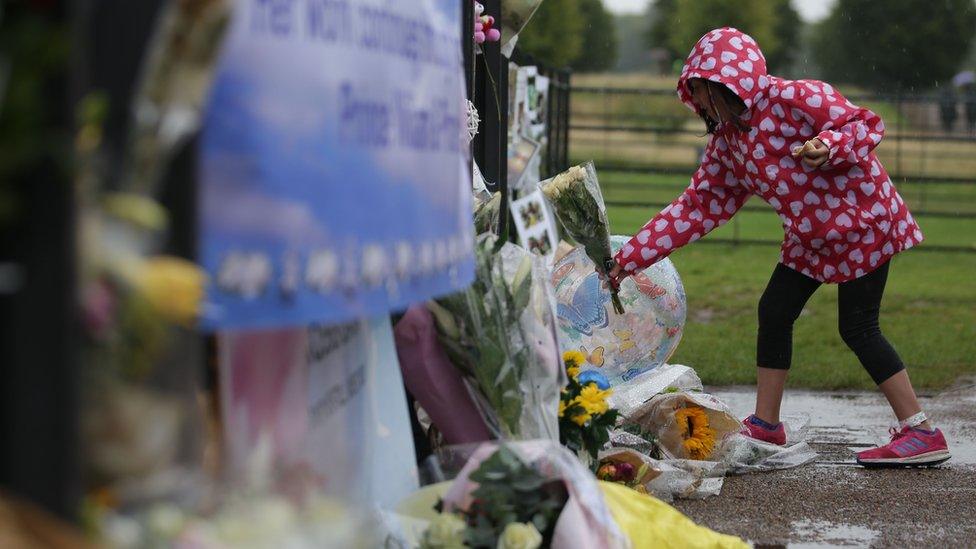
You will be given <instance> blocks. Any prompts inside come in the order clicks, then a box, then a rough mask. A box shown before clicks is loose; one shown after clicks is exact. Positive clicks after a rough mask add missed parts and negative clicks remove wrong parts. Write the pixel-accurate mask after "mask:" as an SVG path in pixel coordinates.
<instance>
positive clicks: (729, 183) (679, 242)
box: [614, 136, 751, 274]
mask: <svg viewBox="0 0 976 549" xmlns="http://www.w3.org/2000/svg"><path fill="white" fill-rule="evenodd" d="M729 156H731V152H730V151H729V145H728V144H727V143H726V141H725V138H724V137H721V136H713V137H712V138H711V140H709V142H708V146H707V147H706V148H705V153H704V155H703V159H702V164H701V166H699V167H698V170H697V171H695V174H694V175H693V176H692V178H691V184H690V185H688V188H687V189H685V191H684V193H682V194H681V196H679V197H678V198H677V199H676V200H675V201H674V202H672V203H671V204H670V205H669V206H668V207H666V208H664V210H662V211H661V213H659V214H657V215H656V216H655V217H654V218H653V219H651V220H650V221H648V222H647V223H646V224H645V225H644V227H643V228H641V230H640V231H638V232H637V234H636V235H635V236H634V237H633V238H631V239H630V241H629V242H627V244H625V245H624V247H623V248H621V249H620V251H619V252H617V255H616V256H615V258H614V259H616V261H617V263H618V264H619V265H620V266H621V267H622V268H623V270H624V272H625V273H626V274H632V273H634V272H635V271H638V270H641V269H644V268H646V267H649V266H651V265H653V264H654V263H657V262H658V261H660V260H662V259H664V258H665V257H667V256H668V255H669V254H670V253H671V252H673V251H674V250H676V249H678V248H680V247H682V246H684V245H685V244H688V243H689V242H694V241H695V240H698V239H699V238H701V237H703V236H705V235H706V234H708V233H709V231H711V230H712V229H714V228H715V227H718V226H720V225H723V224H724V223H725V222H726V221H728V220H729V218H731V217H732V216H733V215H734V214H735V212H737V211H738V210H739V208H741V207H742V205H743V204H745V202H746V200H747V199H748V198H749V196H751V194H750V193H749V192H748V191H746V190H745V189H744V188H742V187H741V186H740V185H739V183H738V181H737V180H736V179H735V176H734V175H733V174H732V170H731V169H729V167H728V166H726V163H728V162H729V160H728V157H729ZM723 157H724V158H723Z"/></svg>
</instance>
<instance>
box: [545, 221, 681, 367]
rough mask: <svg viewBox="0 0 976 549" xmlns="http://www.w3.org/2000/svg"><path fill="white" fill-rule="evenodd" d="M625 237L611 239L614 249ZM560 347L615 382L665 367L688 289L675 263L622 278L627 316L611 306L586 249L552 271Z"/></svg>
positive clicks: (667, 262) (568, 256) (677, 334)
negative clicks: (576, 353)
mask: <svg viewBox="0 0 976 549" xmlns="http://www.w3.org/2000/svg"><path fill="white" fill-rule="evenodd" d="M627 240H628V239H627V238H626V237H622V236H613V237H611V246H612V247H613V249H614V251H616V250H617V249H619V248H620V247H621V246H623V245H624V244H625V243H626V242H627ZM551 276H552V285H553V288H554V292H555V295H556V314H557V316H558V321H559V338H560V345H561V347H562V348H563V349H577V350H579V351H581V352H582V353H583V354H584V355H585V356H586V362H585V364H584V365H583V370H584V371H586V370H588V369H599V370H600V371H601V372H602V373H603V374H604V375H605V376H606V377H607V378H608V379H609V380H610V382H611V383H612V384H616V383H620V382H622V381H627V380H629V379H631V378H633V377H635V376H637V375H639V374H641V373H643V372H646V371H649V370H652V369H654V368H656V367H657V366H659V365H661V364H663V363H665V362H666V361H667V360H668V358H670V357H671V355H672V354H673V353H674V350H675V349H676V348H677V346H678V342H679V341H680V340H681V334H682V330H683V328H684V323H685V317H686V313H687V304H686V300H685V291H684V286H683V285H682V284H681V278H680V277H679V276H678V272H677V270H675V268H674V264H673V263H671V261H670V260H669V259H664V260H662V261H660V262H658V263H656V264H654V265H652V266H651V267H649V268H647V269H645V270H644V271H643V272H640V273H636V274H635V275H634V276H632V277H629V278H627V279H626V280H624V282H623V284H622V285H621V288H620V299H621V300H622V301H623V303H624V308H625V309H626V312H625V313H624V314H620V315H618V314H615V313H614V312H613V310H612V309H611V308H610V306H609V304H610V292H609V291H608V290H607V289H605V288H604V287H603V285H602V283H601V280H600V277H599V276H598V275H597V274H596V272H595V271H594V268H593V263H592V262H591V261H590V260H589V258H588V257H587V256H586V254H585V253H584V252H583V250H582V248H577V249H575V250H573V251H572V252H570V253H568V254H566V255H565V256H564V257H563V258H562V259H560V260H559V261H558V262H557V263H556V264H555V265H554V266H553V270H552V275H551Z"/></svg>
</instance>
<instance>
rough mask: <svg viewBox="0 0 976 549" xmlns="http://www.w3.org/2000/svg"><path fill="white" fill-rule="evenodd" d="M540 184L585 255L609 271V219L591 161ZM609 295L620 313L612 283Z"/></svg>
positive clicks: (618, 299) (621, 307)
mask: <svg viewBox="0 0 976 549" xmlns="http://www.w3.org/2000/svg"><path fill="white" fill-rule="evenodd" d="M539 186H540V188H541V189H542V194H543V195H544V196H545V197H546V200H548V201H549V203H550V204H551V205H552V208H553V210H554V211H555V213H556V218H557V219H559V222H560V223H561V224H562V226H563V228H564V229H566V232H567V233H569V236H570V237H572V239H573V240H575V241H576V242H579V243H580V244H582V246H583V249H585V250H586V255H587V256H588V257H589V258H590V259H591V260H593V263H595V264H596V265H597V267H598V268H600V269H601V270H602V271H603V273H604V274H608V273H609V272H610V270H611V269H612V268H613V253H612V251H611V248H610V223H609V222H608V221H607V208H606V205H605V204H604V203H603V195H602V194H601V193H600V183H599V181H598V180H597V177H596V169H595V168H594V167H593V162H587V163H585V164H581V165H579V166H573V167H572V168H570V169H568V170H566V171H565V172H563V173H561V174H559V175H557V176H555V177H553V178H551V179H547V180H545V181H543V182H542V183H540V184H539ZM610 297H611V301H612V302H613V310H614V311H616V312H617V314H623V312H624V306H623V304H622V303H621V302H620V297H619V296H618V295H617V288H614V287H612V286H611V288H610Z"/></svg>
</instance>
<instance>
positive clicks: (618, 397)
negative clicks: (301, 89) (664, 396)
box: [609, 364, 702, 417]
mask: <svg viewBox="0 0 976 549" xmlns="http://www.w3.org/2000/svg"><path fill="white" fill-rule="evenodd" d="M668 390H680V391H685V392H690V391H701V390H702V382H701V379H700V378H699V377H698V374H696V373H695V371H694V370H693V369H691V368H689V367H688V366H682V365H681V364H662V365H661V366H659V367H657V368H655V369H654V370H651V371H648V372H644V373H642V374H640V375H638V376H637V377H634V378H632V379H629V380H627V381H625V382H623V383H620V384H618V385H617V386H615V387H614V388H613V395H611V396H610V399H609V404H610V406H611V407H613V408H616V409H617V411H619V412H620V415H621V416H623V417H628V416H630V415H631V414H633V413H634V411H636V410H637V409H638V408H640V407H641V406H643V405H644V404H645V403H646V402H647V401H648V400H651V399H652V398H654V396H655V395H657V394H658V393H663V392H665V391H668Z"/></svg>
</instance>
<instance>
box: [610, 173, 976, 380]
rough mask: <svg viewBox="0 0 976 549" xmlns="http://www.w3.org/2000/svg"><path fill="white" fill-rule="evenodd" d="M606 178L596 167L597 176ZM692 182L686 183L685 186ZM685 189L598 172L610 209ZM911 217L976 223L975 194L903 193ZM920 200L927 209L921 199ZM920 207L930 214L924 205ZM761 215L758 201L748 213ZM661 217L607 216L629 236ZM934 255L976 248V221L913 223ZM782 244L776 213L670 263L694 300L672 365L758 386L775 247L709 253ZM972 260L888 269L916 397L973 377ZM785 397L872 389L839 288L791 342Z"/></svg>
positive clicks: (745, 216)
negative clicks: (842, 314) (941, 214)
mask: <svg viewBox="0 0 976 549" xmlns="http://www.w3.org/2000/svg"><path fill="white" fill-rule="evenodd" d="M598 168H599V166H598ZM689 175H690V174H689ZM687 180H688V179H687V177H676V176H665V175H648V174H632V173H619V172H603V171H601V172H600V183H601V186H603V187H604V193H605V195H606V199H607V200H608V201H611V202H612V201H628V202H630V201H641V202H664V203H666V202H670V201H671V200H672V199H673V198H674V197H676V196H677V195H678V194H679V193H680V192H681V190H682V189H683V188H684V187H685V186H686V185H687ZM899 190H900V191H901V192H902V194H903V196H904V198H905V200H906V201H907V202H908V203H909V205H910V206H911V207H912V209H913V210H914V211H921V210H923V209H928V210H939V211H955V212H974V211H976V188H974V186H972V185H949V184H946V185H921V184H903V185H901V186H900V187H899ZM923 193H924V198H923ZM923 200H924V204H923V202H922V201H923ZM761 206H765V204H764V203H763V202H762V201H761V200H759V199H758V198H753V199H752V200H750V201H749V203H747V207H761ZM659 209H660V208H656V207H631V206H628V207H616V206H615V207H610V208H609V215H610V223H611V226H612V228H613V231H614V232H615V233H620V234H633V233H634V232H635V231H636V230H637V229H638V228H639V227H640V226H641V225H643V223H644V222H646V221H647V219H648V218H650V217H651V216H652V215H654V214H655V213H657V211H658V210H659ZM917 217H918V220H919V224H920V225H921V227H922V230H923V232H924V233H925V234H926V242H925V243H924V244H923V245H922V246H925V245H926V244H928V245H933V244H942V245H964V246H974V247H976V219H945V218H932V217H927V216H924V215H919V216H917ZM734 231H738V234H739V236H740V237H741V238H757V239H775V240H779V239H781V238H782V228H781V226H780V223H779V220H778V219H777V218H776V216H775V215H774V214H773V213H772V212H771V211H755V212H752V211H743V212H739V214H738V215H736V217H735V218H733V222H731V223H729V224H728V225H726V226H724V227H721V228H719V229H717V230H716V231H714V232H713V233H712V234H711V235H709V237H707V238H706V239H705V240H703V241H702V242H699V243H696V244H694V245H692V246H688V247H685V248H683V249H680V250H678V251H677V252H675V253H674V254H673V255H672V256H671V258H672V260H673V261H674V264H675V266H676V267H677V269H678V272H679V273H680V274H681V277H682V280H683V281H684V285H685V290H686V291H687V294H688V324H687V327H686V328H685V334H684V338H683V340H682V342H681V345H680V346H679V347H678V351H677V352H676V354H675V356H674V357H672V359H671V362H673V363H678V364H686V365H688V366H692V367H694V368H695V370H696V371H697V372H698V373H699V375H700V376H701V377H702V380H703V381H704V382H705V383H706V384H714V385H725V384H751V383H753V382H754V379H755V378H754V376H755V353H756V350H755V345H756V342H755V334H756V305H757V303H758V301H759V296H760V295H761V294H762V291H763V289H764V288H765V285H766V282H767V281H768V280H769V275H770V273H771V272H772V270H773V268H774V266H775V265H776V262H777V260H778V257H779V247H778V246H775V245H765V246H762V245H739V246H733V245H729V244H709V243H707V241H708V240H709V239H715V238H722V237H725V238H730V237H732V235H733V232H734ZM974 275H976V253H955V252H926V251H923V250H921V249H916V250H910V251H908V252H905V253H902V254H899V255H898V256H896V258H895V259H894V260H893V263H892V267H891V273H890V275H889V280H888V287H887V291H886V294H885V300H884V303H883V304H882V314H881V326H882V329H883V330H884V332H885V334H886V335H887V337H888V339H889V340H891V342H892V343H893V344H894V346H895V347H896V348H897V349H898V351H899V353H900V354H901V356H902V358H903V360H904V361H905V363H906V364H907V365H908V369H909V373H910V375H911V377H912V379H913V380H914V382H915V384H916V385H917V386H918V387H920V388H925V389H939V388H943V387H946V386H948V385H950V384H952V383H953V382H954V381H956V380H957V379H958V378H959V377H960V376H963V375H971V374H976V282H974V280H976V276H974ZM790 376H791V378H790V386H793V387H809V388H821V389H838V388H870V387H873V383H872V382H871V379H870V378H869V377H868V375H867V373H866V372H864V371H863V370H862V368H861V366H860V364H859V363H858V362H857V359H856V357H855V356H854V354H853V353H852V352H850V351H849V350H848V349H847V347H846V346H845V345H844V343H843V342H842V341H841V338H840V335H839V334H838V332H837V287H836V286H834V285H828V286H824V287H822V288H821V289H820V290H818V291H817V293H816V294H815V295H814V297H813V298H812V299H811V300H810V302H809V303H808V304H807V307H806V308H805V309H804V311H803V313H802V315H801V317H800V319H799V320H798V321H797V324H796V327H795V330H794V353H793V371H792V372H791V374H790Z"/></svg>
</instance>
